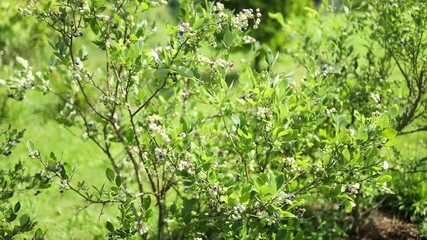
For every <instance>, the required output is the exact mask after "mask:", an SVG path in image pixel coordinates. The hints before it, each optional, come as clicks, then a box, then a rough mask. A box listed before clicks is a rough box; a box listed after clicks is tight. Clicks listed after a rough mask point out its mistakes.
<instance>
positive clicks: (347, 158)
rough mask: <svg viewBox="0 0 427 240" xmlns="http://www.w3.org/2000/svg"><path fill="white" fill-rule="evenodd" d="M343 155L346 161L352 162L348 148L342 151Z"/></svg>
mask: <svg viewBox="0 0 427 240" xmlns="http://www.w3.org/2000/svg"><path fill="white" fill-rule="evenodd" d="M342 155H343V157H344V158H345V160H347V161H349V160H350V152H349V151H348V149H347V148H344V150H342Z"/></svg>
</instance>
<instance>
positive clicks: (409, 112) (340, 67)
mask: <svg viewBox="0 0 427 240" xmlns="http://www.w3.org/2000/svg"><path fill="white" fill-rule="evenodd" d="M426 11H427V5H426V4H425V3H421V2H417V3H413V2H412V1H372V2H370V3H365V4H362V5H359V6H358V7H356V8H353V9H352V8H349V7H347V6H345V7H344V8H343V13H342V14H341V13H338V14H333V13H332V12H330V13H329V14H328V16H327V17H322V16H320V17H319V18H318V19H316V20H310V21H308V24H307V25H306V26H307V28H303V30H302V31H301V32H300V36H301V37H302V41H300V43H301V44H300V45H299V48H298V49H303V50H302V51H299V52H297V51H293V52H294V55H295V56H296V57H297V59H298V60H299V61H300V62H301V63H302V64H303V65H304V66H305V67H306V68H307V70H308V72H309V73H310V74H311V75H312V74H314V75H320V74H322V73H323V74H328V75H330V78H329V79H330V82H329V83H328V84H330V85H332V86H333V88H334V89H335V90H332V92H331V93H332V94H331V95H330V96H328V97H327V99H328V100H327V101H326V104H331V107H332V106H334V107H335V108H337V109H340V110H341V111H345V112H348V113H350V114H349V115H348V116H351V119H349V121H348V122H347V126H348V127H353V126H354V121H355V120H356V119H357V117H356V116H357V115H358V114H362V115H367V114H369V113H373V114H378V115H381V114H383V113H384V112H387V113H389V114H391V115H392V116H393V117H395V120H392V123H391V127H392V128H395V129H396V130H397V132H396V133H398V134H399V135H405V134H412V133H416V132H423V131H426V130H427V128H426V126H425V123H426V118H427V111H426V106H427V101H426V100H427V95H426V90H425V89H427V81H426V77H425V76H424V71H425V65H426V52H425V51H426V50H427V46H426V43H427V41H426V40H427V39H426V37H425V36H424V34H423V32H422V31H421V29H422V28H423V27H424V26H425V24H426V23H427V18H426V14H425V13H426ZM396 143H397V142H396V141H395V142H394V143H390V144H389V145H390V146H391V145H394V144H396ZM397 147H399V146H397ZM396 150H397V149H396ZM388 156H389V159H390V160H391V162H390V163H391V165H392V166H393V170H394V173H393V174H394V176H396V182H393V186H395V187H396V189H398V190H397V192H396V194H397V195H396V197H397V199H400V201H401V203H400V204H396V201H395V202H394V204H392V205H393V206H395V207H396V206H397V207H398V206H399V205H400V208H403V209H408V202H409V203H410V204H409V205H410V206H409V208H410V209H413V210H412V211H407V212H406V213H405V215H412V220H415V221H420V219H424V218H425V212H426V208H425V205H424V203H425V202H426V197H427V195H425V193H423V192H424V189H425V188H426V186H424V185H422V184H420V183H421V182H422V181H420V179H423V177H421V176H420V175H419V173H420V171H421V172H422V171H423V170H420V169H424V168H425V166H426V165H425V160H424V158H422V157H421V158H420V159H418V160H411V159H408V158H407V157H405V156H399V155H394V154H393V153H388ZM420 177H421V178H420ZM414 181H415V182H417V183H418V184H416V185H414V184H413V182H414ZM403 186H412V187H407V188H405V187H403ZM387 196H388V195H387ZM387 199H389V197H387ZM365 200H366V198H365ZM365 202H366V201H365ZM368 202H369V201H368ZM411 206H412V207H411ZM415 209H416V210H415ZM414 210H415V211H414ZM398 211H399V210H397V209H396V212H398ZM416 216H418V217H416ZM421 221H422V220H421Z"/></svg>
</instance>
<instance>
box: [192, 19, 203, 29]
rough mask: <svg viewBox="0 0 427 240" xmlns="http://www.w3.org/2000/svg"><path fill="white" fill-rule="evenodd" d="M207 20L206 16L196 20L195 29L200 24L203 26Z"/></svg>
mask: <svg viewBox="0 0 427 240" xmlns="http://www.w3.org/2000/svg"><path fill="white" fill-rule="evenodd" d="M204 22H205V19H204V18H199V19H197V20H196V21H195V22H194V24H193V29H197V28H199V27H200V26H202V24H203V23H204Z"/></svg>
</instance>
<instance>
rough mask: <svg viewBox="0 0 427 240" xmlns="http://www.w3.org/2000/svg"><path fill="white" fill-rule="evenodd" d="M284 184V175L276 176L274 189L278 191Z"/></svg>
mask: <svg viewBox="0 0 427 240" xmlns="http://www.w3.org/2000/svg"><path fill="white" fill-rule="evenodd" d="M284 182H285V175H284V174H283V173H280V174H279V175H277V176H276V189H277V190H279V189H280V187H282V185H283V183H284Z"/></svg>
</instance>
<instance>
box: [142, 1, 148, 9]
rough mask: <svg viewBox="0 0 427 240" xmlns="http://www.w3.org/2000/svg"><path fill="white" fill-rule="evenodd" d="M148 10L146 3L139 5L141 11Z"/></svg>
mask: <svg viewBox="0 0 427 240" xmlns="http://www.w3.org/2000/svg"><path fill="white" fill-rule="evenodd" d="M148 8H150V6H148V4H147V3H146V2H142V3H141V9H142V10H147V9H148Z"/></svg>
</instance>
